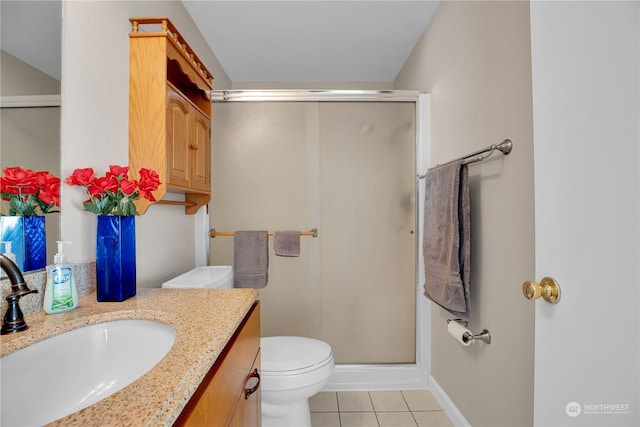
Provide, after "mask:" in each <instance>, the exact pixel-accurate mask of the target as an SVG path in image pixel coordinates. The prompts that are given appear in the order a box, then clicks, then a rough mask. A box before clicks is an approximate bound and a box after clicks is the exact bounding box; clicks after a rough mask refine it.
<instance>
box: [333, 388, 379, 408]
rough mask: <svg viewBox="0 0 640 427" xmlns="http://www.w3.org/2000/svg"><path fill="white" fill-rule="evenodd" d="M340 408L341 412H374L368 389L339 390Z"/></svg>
mask: <svg viewBox="0 0 640 427" xmlns="http://www.w3.org/2000/svg"><path fill="white" fill-rule="evenodd" d="M338 409H339V410H340V412H373V405H372V404H371V398H370V397H369V392H368V391H339V392H338Z"/></svg>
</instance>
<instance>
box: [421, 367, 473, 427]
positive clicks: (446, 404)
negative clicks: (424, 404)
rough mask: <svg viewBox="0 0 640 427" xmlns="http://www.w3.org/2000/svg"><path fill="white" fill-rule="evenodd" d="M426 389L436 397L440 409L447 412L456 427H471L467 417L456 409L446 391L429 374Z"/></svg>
mask: <svg viewBox="0 0 640 427" xmlns="http://www.w3.org/2000/svg"><path fill="white" fill-rule="evenodd" d="M427 382H428V387H427V388H428V389H429V391H430V392H431V394H432V395H433V397H434V398H435V399H436V401H437V402H438V404H439V405H440V407H441V408H442V410H443V411H444V412H445V414H447V416H448V417H449V419H450V420H451V422H452V423H453V425H454V426H456V427H471V424H469V422H468V421H467V419H466V418H465V417H464V416H463V415H462V412H460V411H459V410H458V407H457V406H456V405H455V404H454V403H453V401H452V400H451V399H450V398H449V396H448V395H447V393H445V391H444V390H443V389H442V387H440V384H438V382H437V381H436V380H435V378H433V377H432V376H431V375H429V379H428V381H427Z"/></svg>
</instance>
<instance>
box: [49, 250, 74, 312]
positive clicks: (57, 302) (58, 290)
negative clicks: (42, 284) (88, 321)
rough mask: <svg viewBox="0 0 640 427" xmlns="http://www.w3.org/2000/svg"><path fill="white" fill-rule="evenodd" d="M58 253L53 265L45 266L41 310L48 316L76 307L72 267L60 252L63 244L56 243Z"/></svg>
mask: <svg viewBox="0 0 640 427" xmlns="http://www.w3.org/2000/svg"><path fill="white" fill-rule="evenodd" d="M57 243H58V253H57V254H56V255H55V256H54V257H53V264H51V265H48V266H47V285H46V288H45V291H44V304H43V307H42V308H43V309H44V311H45V312H47V313H49V314H54V313H62V312H65V311H69V310H73V309H74V308H76V307H77V306H78V290H77V288H76V282H75V279H74V277H73V267H72V266H71V264H69V263H68V262H67V256H66V255H65V254H64V252H63V251H62V246H63V244H65V243H69V242H63V241H58V242H57Z"/></svg>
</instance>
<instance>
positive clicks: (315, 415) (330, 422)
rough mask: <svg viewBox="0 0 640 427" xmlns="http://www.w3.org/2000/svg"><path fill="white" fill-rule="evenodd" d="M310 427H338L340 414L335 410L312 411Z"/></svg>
mask: <svg viewBox="0 0 640 427" xmlns="http://www.w3.org/2000/svg"><path fill="white" fill-rule="evenodd" d="M311 427H340V414H339V413H337V412H312V413H311Z"/></svg>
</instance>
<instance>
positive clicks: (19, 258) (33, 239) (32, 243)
mask: <svg viewBox="0 0 640 427" xmlns="http://www.w3.org/2000/svg"><path fill="white" fill-rule="evenodd" d="M0 231H1V234H2V235H1V240H2V241H3V242H11V251H12V252H13V253H14V255H15V256H16V264H17V265H18V267H19V268H20V270H22V271H23V272H27V271H33V270H40V269H42V268H45V266H46V265H47V233H46V228H45V223H44V216H38V215H32V216H2V217H0ZM2 250H3V251H4V250H6V248H2Z"/></svg>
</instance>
